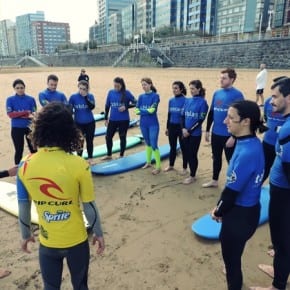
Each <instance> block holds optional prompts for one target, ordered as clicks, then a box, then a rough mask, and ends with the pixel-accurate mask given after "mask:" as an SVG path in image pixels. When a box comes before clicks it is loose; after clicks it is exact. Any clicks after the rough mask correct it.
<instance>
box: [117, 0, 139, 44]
mask: <svg viewBox="0 0 290 290" xmlns="http://www.w3.org/2000/svg"><path fill="white" fill-rule="evenodd" d="M121 16H122V32H123V41H124V42H128V41H131V40H132V39H133V37H134V33H135V32H136V4H135V3H132V4H130V5H129V6H127V7H125V8H123V9H122V10H121Z"/></svg>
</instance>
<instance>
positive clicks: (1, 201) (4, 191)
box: [0, 181, 89, 228]
mask: <svg viewBox="0 0 290 290" xmlns="http://www.w3.org/2000/svg"><path fill="white" fill-rule="evenodd" d="M0 208H2V209H3V210H5V211H6V212H8V213H10V214H12V215H14V216H16V217H18V200H17V190H16V185H15V184H13V183H9V182H5V181H0ZM83 218H84V223H85V226H86V228H88V227H89V224H88V221H87V219H86V217H85V215H84V213H83ZM31 222H32V223H33V224H38V214H37V211H36V208H35V205H34V202H32V203H31Z"/></svg>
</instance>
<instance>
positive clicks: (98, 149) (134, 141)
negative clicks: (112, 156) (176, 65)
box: [82, 136, 143, 159]
mask: <svg viewBox="0 0 290 290" xmlns="http://www.w3.org/2000/svg"><path fill="white" fill-rule="evenodd" d="M142 140H143V137H140V136H130V137H127V142H126V149H128V148H131V147H134V146H136V145H138V144H140V143H142ZM120 149H121V148H120V140H116V141H114V142H113V148H112V153H116V152H120ZM106 154H107V146H106V144H103V145H99V146H95V147H94V151H93V157H94V158H96V157H101V156H104V155H106ZM82 157H83V158H85V159H87V158H88V152H87V150H84V152H83V156H82Z"/></svg>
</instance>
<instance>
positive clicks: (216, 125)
mask: <svg viewBox="0 0 290 290" xmlns="http://www.w3.org/2000/svg"><path fill="white" fill-rule="evenodd" d="M243 99H244V97H243V94H242V93H241V92H240V91H239V90H237V89H236V88H234V87H231V88H228V89H219V90H217V91H216V92H215V93H214V95H213V99H212V103H211V106H210V111H209V113H208V117H207V125H206V131H207V132H209V131H210V128H211V125H212V123H213V128H212V135H211V149H212V156H213V176H212V179H213V180H218V178H219V174H220V171H221V168H222V153H223V150H224V151H225V155H226V159H227V161H228V162H229V160H230V159H231V156H232V155H233V152H234V147H231V148H227V147H226V146H225V144H226V142H227V140H228V138H229V136H230V133H229V132H228V130H227V126H226V125H225V124H224V120H225V118H226V116H227V112H228V108H229V107H230V105H231V104H232V103H234V102H236V101H240V100H243Z"/></svg>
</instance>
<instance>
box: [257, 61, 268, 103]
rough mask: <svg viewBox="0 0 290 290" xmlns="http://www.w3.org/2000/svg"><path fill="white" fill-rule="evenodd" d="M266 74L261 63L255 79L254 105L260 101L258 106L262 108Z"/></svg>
mask: <svg viewBox="0 0 290 290" xmlns="http://www.w3.org/2000/svg"><path fill="white" fill-rule="evenodd" d="M267 77H268V72H267V70H266V65H265V64H264V63H262V64H261V65H260V72H259V73H258V74H257V77H256V103H257V104H258V103H259V100H260V99H261V104H260V106H261V107H262V106H264V89H265V87H266V83H267Z"/></svg>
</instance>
